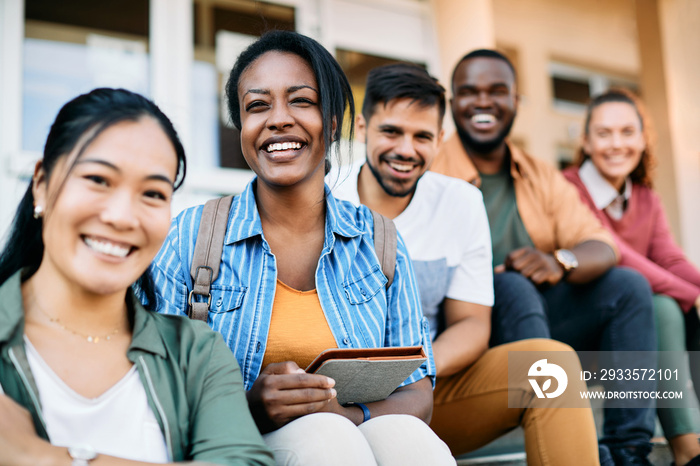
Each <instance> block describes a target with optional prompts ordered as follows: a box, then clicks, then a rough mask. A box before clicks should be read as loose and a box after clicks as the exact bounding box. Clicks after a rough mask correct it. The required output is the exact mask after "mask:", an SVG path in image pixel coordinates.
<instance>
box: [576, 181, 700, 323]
mask: <svg viewBox="0 0 700 466" xmlns="http://www.w3.org/2000/svg"><path fill="white" fill-rule="evenodd" d="M564 177H566V179H568V180H569V181H570V182H571V183H573V184H574V186H576V188H578V191H579V194H580V195H581V200H582V201H583V202H584V203H585V204H586V205H587V206H588V207H589V208H590V209H591V210H592V211H593V212H594V213H595V214H596V215H597V216H598V218H599V219H600V221H601V223H602V224H603V226H605V227H606V228H607V229H608V230H609V231H610V232H611V233H612V234H613V236H614V238H615V241H616V243H617V247H618V248H619V250H620V265H624V266H627V267H631V268H633V269H635V270H637V271H638V272H640V273H641V274H642V275H644V276H645V277H646V279H647V280H649V284H651V288H652V290H653V291H654V293H656V294H664V295H667V296H670V297H672V298H673V299H675V300H676V301H678V304H679V305H680V306H681V308H682V309H683V311H684V312H688V310H690V309H691V308H692V307H693V305H694V303H695V300H696V299H697V297H698V296H700V271H698V269H697V268H696V267H695V266H694V265H693V264H692V263H691V262H690V261H689V260H688V258H686V257H685V254H684V253H683V250H682V249H681V248H680V246H678V244H676V242H675V241H674V239H673V236H672V235H671V230H670V228H669V226H668V221H667V220H666V214H665V213H664V208H663V205H662V204H661V200H660V199H659V197H658V196H657V195H656V193H654V191H652V190H651V189H649V188H647V187H646V186H642V185H639V184H634V186H633V189H632V197H631V198H630V199H629V202H628V203H627V209H626V210H625V213H624V215H623V216H622V218H621V219H620V220H615V219H614V218H611V217H610V216H609V215H608V214H607V213H606V212H605V211H603V210H598V208H597V207H596V206H595V203H594V202H593V199H592V198H591V195H590V194H589V193H588V190H587V189H586V186H585V185H584V184H583V181H581V178H580V177H579V174H578V168H576V167H571V168H567V169H566V170H564Z"/></svg>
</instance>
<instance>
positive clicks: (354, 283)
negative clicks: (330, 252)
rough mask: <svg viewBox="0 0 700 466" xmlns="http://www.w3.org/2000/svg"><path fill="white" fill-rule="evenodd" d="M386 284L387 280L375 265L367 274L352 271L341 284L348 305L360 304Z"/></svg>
mask: <svg viewBox="0 0 700 466" xmlns="http://www.w3.org/2000/svg"><path fill="white" fill-rule="evenodd" d="M386 282H387V278H386V277H385V276H384V274H383V273H382V270H381V268H380V267H379V265H375V266H374V267H372V269H371V270H370V271H369V272H366V271H359V270H356V269H353V270H352V271H351V273H350V275H349V276H348V278H347V280H346V281H345V283H344V284H343V289H344V290H345V296H346V297H347V298H348V301H350V304H362V303H366V302H367V301H369V300H371V299H372V298H373V297H374V295H376V294H377V293H378V292H379V291H380V290H382V289H383V288H384V285H385V284H386Z"/></svg>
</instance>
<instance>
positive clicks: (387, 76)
mask: <svg viewBox="0 0 700 466" xmlns="http://www.w3.org/2000/svg"><path fill="white" fill-rule="evenodd" d="M444 114H445V91H444V88H443V87H442V86H441V85H440V84H439V83H438V82H437V80H436V79H434V78H433V77H431V76H430V75H429V74H428V73H427V72H426V71H425V70H424V69H422V68H420V67H418V66H414V65H407V64H396V65H388V66H383V67H379V68H375V69H373V70H371V71H370V73H369V75H368V78H367V86H366V93H365V98H364V102H363V106H362V114H361V115H359V116H358V118H357V127H356V134H357V137H358V139H359V140H361V141H362V142H364V143H365V144H366V151H367V156H366V160H363V161H361V162H360V163H359V164H355V165H353V166H352V167H351V168H350V169H351V173H350V174H349V175H348V174H347V171H346V170H343V169H341V170H340V171H339V172H334V173H331V174H330V175H329V176H328V181H329V184H330V185H331V186H332V188H333V194H334V195H335V196H336V197H338V198H341V199H346V200H349V201H351V202H354V203H355V204H360V203H362V204H365V205H366V206H368V207H370V208H371V209H373V210H375V211H377V212H379V213H381V214H383V215H385V216H386V217H389V218H391V219H393V220H394V223H395V224H396V227H397V229H398V231H399V233H400V234H401V236H402V237H403V239H404V242H405V243H406V246H407V247H408V251H409V254H410V255H411V258H412V262H413V267H414V269H415V273H416V278H417V281H418V286H419V289H420V294H421V303H422V306H423V314H424V315H425V316H426V317H427V318H428V321H429V323H430V325H431V336H432V338H433V352H434V357H435V365H436V369H437V376H438V377H437V382H436V386H435V393H434V401H435V406H434V410H433V418H432V421H431V427H432V428H433V429H434V430H435V431H436V432H437V434H438V435H439V436H440V437H441V438H442V439H443V440H444V441H445V442H446V443H447V444H448V445H449V446H450V449H451V450H452V452H453V454H455V455H459V454H462V453H465V452H467V451H471V450H474V449H476V448H478V447H480V446H482V445H485V444H486V443H488V442H490V441H491V440H493V439H494V438H496V437H498V436H499V435H502V434H503V433H505V432H507V431H509V430H511V429H513V428H515V427H517V426H519V425H522V426H523V427H524V428H525V439H526V452H527V453H528V455H529V456H528V462H529V463H530V464H539V463H538V461H541V460H545V458H546V460H545V461H550V462H551V463H552V464H581V465H591V464H597V463H598V448H597V441H596V431H595V426H594V423H593V416H592V414H591V412H590V409H574V410H561V409H549V408H551V407H553V406H557V405H556V403H558V401H554V400H552V401H551V403H550V404H549V405H547V406H548V408H547V409H540V408H532V407H527V406H525V407H521V408H509V407H508V400H509V396H511V397H512V396H514V395H515V397H516V398H518V399H520V400H522V399H529V398H528V397H530V398H533V397H534V393H533V392H532V389H531V387H530V386H529V385H527V384H522V385H518V384H516V383H514V382H513V381H511V384H510V386H509V382H508V362H507V361H508V352H509V351H559V352H562V351H563V352H568V353H573V351H572V350H571V348H570V347H568V346H566V345H564V344H562V343H559V342H555V341H551V340H540V339H532V340H525V341H520V342H515V343H510V344H507V345H502V346H498V347H495V348H491V349H489V348H488V344H489V336H490V332H491V306H492V305H493V301H494V295H493V274H492V269H491V267H492V265H491V238H490V233H489V224H488V219H487V217H486V210H485V208H484V204H483V200H482V196H481V192H480V191H479V189H478V188H476V187H474V186H472V185H470V184H469V183H467V182H465V181H463V180H459V179H456V178H451V177H447V176H444V175H440V174H437V173H434V172H429V171H428V169H429V167H430V164H431V163H432V161H433V159H434V158H435V156H436V155H437V153H438V151H439V149H440V144H441V142H442V139H443V134H444V130H443V129H442V121H443V117H444ZM569 356H571V354H569ZM568 360H569V361H573V362H570V363H569V365H570V367H568V369H569V370H571V371H572V373H576V374H577V373H578V372H577V371H578V370H580V369H579V367H580V366H579V363H578V359H577V358H576V357H575V355H574V356H573V358H569V359H568ZM569 379H570V381H569V385H570V386H572V385H573V386H577V387H578V385H581V387H578V388H576V390H578V389H579V388H580V389H581V390H585V384H583V382H580V381H578V380H575V379H574V378H573V377H570V378H569ZM548 401H549V400H548ZM525 404H527V403H525ZM584 406H585V405H584ZM572 461H573V462H572Z"/></svg>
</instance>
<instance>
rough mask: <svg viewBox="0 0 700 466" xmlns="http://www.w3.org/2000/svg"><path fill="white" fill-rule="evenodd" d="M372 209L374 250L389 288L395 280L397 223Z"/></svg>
mask: <svg viewBox="0 0 700 466" xmlns="http://www.w3.org/2000/svg"><path fill="white" fill-rule="evenodd" d="M370 211H371V212H372V218H373V219H374V250H375V252H376V253H377V258H378V259H379V263H380V264H381V266H382V272H383V273H384V275H386V278H387V279H388V281H387V282H386V287H387V289H389V287H390V286H391V284H392V283H393V282H394V271H395V270H396V248H397V234H396V225H394V221H393V220H391V219H390V218H386V217H385V216H383V215H382V214H380V213H377V212H375V211H373V210H371V209H370Z"/></svg>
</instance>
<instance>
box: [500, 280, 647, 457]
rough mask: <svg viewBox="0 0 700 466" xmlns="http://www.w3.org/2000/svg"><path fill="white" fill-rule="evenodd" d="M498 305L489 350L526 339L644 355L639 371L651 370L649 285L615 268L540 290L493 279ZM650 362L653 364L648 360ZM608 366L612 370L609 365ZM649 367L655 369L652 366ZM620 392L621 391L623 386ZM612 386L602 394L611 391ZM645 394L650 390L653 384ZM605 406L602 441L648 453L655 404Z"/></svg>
mask: <svg viewBox="0 0 700 466" xmlns="http://www.w3.org/2000/svg"><path fill="white" fill-rule="evenodd" d="M494 289H495V296H496V300H495V303H494V306H493V313H492V328H493V330H492V334H491V342H490V343H491V345H492V346H495V345H499V344H503V343H507V342H511V341H516V340H522V339H526V338H553V339H555V340H559V341H562V342H564V343H567V344H569V345H570V346H571V347H573V348H574V349H575V350H577V351H644V352H650V353H641V357H642V358H649V360H648V361H646V360H645V361H639V364H640V367H641V366H646V367H647V368H649V367H655V365H656V359H655V356H654V354H655V353H651V352H652V351H656V331H655V326H654V313H653V309H652V295H651V289H650V288H649V284H648V283H647V281H646V280H645V279H644V277H642V276H641V275H640V274H639V273H637V272H635V271H633V270H631V269H626V268H620V267H615V268H613V269H610V270H609V271H607V272H606V273H605V274H603V275H602V276H600V277H599V278H597V279H595V280H593V281H591V282H590V283H587V284H584V285H574V284H570V283H568V282H564V281H562V282H560V283H558V284H557V285H555V286H552V287H548V288H542V289H540V290H538V289H537V288H536V287H535V285H534V284H533V283H532V282H531V281H530V280H528V279H527V278H525V277H524V276H522V275H521V274H520V273H517V272H505V273H501V274H496V275H495V276H494ZM652 359H653V360H652ZM610 364H616V362H615V361H611V362H610ZM652 364H653V365H652ZM622 387H624V385H623V386H622ZM615 388H616V387H615V386H614V384H612V385H606V390H610V389H615ZM645 389H649V390H654V389H655V384H654V383H653V382H652V383H651V384H650V385H649V386H648V387H645ZM616 403H617V404H613V403H610V402H608V401H606V403H605V405H604V413H605V421H604V425H603V438H602V439H601V440H600V443H601V444H603V445H606V446H607V447H609V448H610V449H611V450H612V449H617V448H624V447H633V448H635V449H636V450H637V451H639V453H640V454H644V452H646V451H648V450H649V448H650V444H649V440H650V439H651V437H652V435H653V433H654V419H655V418H654V415H655V412H654V411H655V403H654V401H653V400H648V401H647V400H643V401H640V400H635V405H636V406H640V404H642V403H644V407H643V408H630V407H625V402H622V403H620V402H619V401H617V402H616Z"/></svg>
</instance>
